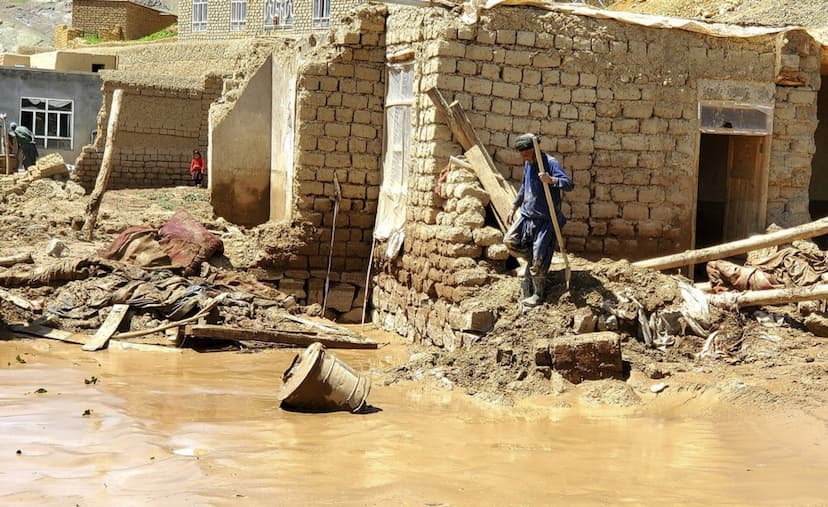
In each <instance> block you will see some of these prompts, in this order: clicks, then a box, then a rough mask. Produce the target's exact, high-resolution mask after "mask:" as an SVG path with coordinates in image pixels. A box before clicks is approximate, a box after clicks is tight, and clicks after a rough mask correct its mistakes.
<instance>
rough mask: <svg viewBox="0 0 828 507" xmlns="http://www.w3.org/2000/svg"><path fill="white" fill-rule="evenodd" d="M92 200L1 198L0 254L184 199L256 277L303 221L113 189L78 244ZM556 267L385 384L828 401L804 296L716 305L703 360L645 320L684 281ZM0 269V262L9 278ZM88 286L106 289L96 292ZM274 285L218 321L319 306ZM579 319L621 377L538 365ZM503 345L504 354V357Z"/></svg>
mask: <svg viewBox="0 0 828 507" xmlns="http://www.w3.org/2000/svg"><path fill="white" fill-rule="evenodd" d="M86 200H87V197H86V196H84V195H83V192H82V189H81V188H80V187H78V186H77V185H76V184H74V183H73V182H72V181H66V180H64V181H59V180H51V179H47V180H39V181H36V182H34V183H33V184H31V185H30V186H29V188H28V189H27V190H26V191H25V192H24V193H22V194H20V195H8V196H6V197H5V200H4V202H2V204H0V206H2V217H0V235H2V237H3V238H4V241H3V243H2V245H0V257H3V256H8V255H13V254H18V253H21V252H31V253H32V255H33V257H34V260H35V266H38V265H45V264H48V263H55V262H60V261H61V260H62V259H56V258H53V257H50V256H48V255H47V254H46V249H47V246H48V244H49V242H50V241H52V240H53V239H59V240H61V241H63V242H64V243H65V244H66V246H67V250H66V253H64V255H63V259H65V258H67V257H68V258H83V257H89V258H94V257H95V252H96V250H98V249H100V248H102V247H104V246H106V245H108V244H109V242H111V241H112V240H113V239H114V238H115V236H116V235H117V234H119V233H120V232H121V231H123V230H124V229H125V228H127V227H128V226H130V225H147V224H149V225H153V226H160V225H161V224H162V223H163V222H164V221H166V220H167V219H168V218H169V217H170V216H172V214H173V213H174V212H175V211H176V210H178V209H182V208H183V209H187V210H188V211H190V213H191V214H192V215H193V216H194V217H196V218H197V219H198V220H200V221H202V223H203V224H204V225H205V226H206V227H207V228H208V229H209V230H211V231H214V232H215V233H217V234H218V235H219V236H220V237H221V238H222V240H223V241H224V244H225V253H224V255H223V256H221V257H220V258H218V259H213V260H212V261H211V263H212V266H211V267H210V268H209V269H210V270H212V272H213V273H216V272H218V273H224V274H228V273H231V274H232V273H240V274H242V275H245V276H247V278H246V279H247V280H251V279H252V280H253V281H254V282H255V279H253V277H252V275H247V273H248V272H252V273H255V272H256V269H255V268H257V267H258V266H261V265H262V264H267V263H269V262H272V260H273V259H274V258H278V257H280V256H284V255H289V252H290V251H291V250H292V249H294V248H296V247H298V246H301V242H300V241H299V240H297V238H298V237H299V235H300V234H299V233H297V228H296V227H288V226H284V225H267V226H262V227H258V228H253V229H245V228H242V227H237V226H234V225H232V224H229V223H227V222H226V221H224V220H223V219H221V218H218V217H215V216H214V215H213V212H212V208H211V206H210V203H209V200H208V193H207V191H206V190H204V189H198V188H193V187H176V188H165V189H145V190H118V191H111V192H108V193H107V194H106V196H105V198H104V200H103V205H102V207H101V214H100V219H99V222H98V229H97V231H96V236H95V240H94V241H91V242H89V241H83V240H80V239H78V234H77V231H75V230H74V229H75V228H77V223H78V217H82V216H83V210H84V207H85V205H86ZM73 224H74V225H75V227H74V228H73ZM299 232H301V231H299ZM553 268H555V269H557V270H556V271H554V272H553V273H552V274H551V275H550V283H551V285H552V289H551V290H550V294H549V296H548V297H547V301H546V303H545V304H544V305H542V306H540V307H537V308H533V309H526V308H521V307H519V305H517V304H516V301H517V300H518V299H519V286H518V280H517V278H516V277H513V276H503V277H500V278H497V279H495V280H493V283H491V284H490V286H489V287H487V289H486V290H485V291H484V292H483V293H482V294H481V295H479V296H478V297H479V298H481V299H482V300H485V301H487V302H488V304H489V305H490V306H493V307H494V309H495V313H496V314H497V316H498V319H497V322H496V324H495V326H494V328H493V329H492V330H491V331H490V332H489V333H487V334H485V335H484V336H482V337H480V338H478V339H477V340H476V341H474V342H471V341H469V342H468V343H467V345H466V346H464V347H462V348H459V349H457V350H455V351H451V352H449V351H446V350H444V349H438V348H434V347H423V346H420V345H417V344H412V345H410V347H409V348H410V354H409V358H408V359H407V360H405V361H402V364H400V365H397V366H392V367H389V368H386V369H384V370H382V371H377V372H374V374H375V375H378V376H380V377H381V380H380V381H381V382H383V383H386V384H398V383H407V382H421V383H424V385H432V386H433V387H435V388H437V389H444V390H457V391H460V392H463V393H466V394H469V395H472V396H474V397H475V398H477V399H479V400H483V401H486V402H494V403H497V404H505V405H507V406H508V405H511V404H514V403H515V402H516V400H520V399H522V398H527V397H534V396H539V395H541V396H549V397H551V399H552V400H556V399H557V400H559V402H560V403H561V404H563V405H566V404H567V403H569V402H568V401H566V400H567V399H568V397H569V396H571V394H572V393H577V396H586V397H587V399H589V400H591V401H593V402H595V403H598V404H606V405H615V406H634V405H636V404H637V403H639V402H640V400H641V399H642V396H649V395H650V394H652V393H651V391H650V389H651V387H653V386H654V385H656V384H660V383H663V384H666V385H667V387H666V389H667V390H673V391H679V392H685V391H689V392H695V393H697V394H699V395H701V394H702V393H705V392H707V393H709V392H712V393H715V395H716V396H720V397H722V399H723V400H728V401H729V402H730V401H732V402H734V403H736V404H739V403H746V404H749V405H751V406H754V407H755V406H765V405H767V406H770V405H780V406H791V407H797V408H801V409H804V410H811V409H818V408H819V407H821V406H823V405H825V403H826V401H828V339H826V338H821V337H817V336H815V335H813V334H812V333H810V332H809V331H808V330H807V329H806V328H805V326H804V324H803V319H804V317H805V312H804V311H800V308H799V307H798V306H797V305H788V306H782V307H777V308H764V309H746V310H743V311H741V312H739V311H724V310H715V309H714V310H712V316H711V323H710V325H711V326H714V327H715V328H716V329H718V330H720V335H719V338H718V339H717V340H716V342H715V343H713V344H712V345H714V346H713V347H712V348H711V350H712V352H713V353H712V355H711V354H707V357H704V356H703V355H702V354H701V352H702V350H703V346H704V343H705V338H703V337H700V336H697V335H695V334H693V332H692V331H688V330H687V329H685V330H684V331H683V332H682V333H676V334H675V335H674V336H671V337H670V338H671V341H670V342H669V344H665V345H658V344H656V345H655V346H647V345H646V344H645V343H644V338H643V336H642V333H641V328H640V325H639V322H638V320H637V318H636V310H637V308H638V306H639V304H640V307H641V308H642V309H643V310H644V311H645V312H646V314H647V315H651V314H653V313H655V312H659V311H668V310H670V309H671V308H676V307H677V306H679V305H680V304H681V302H682V301H683V298H682V295H681V290H680V287H679V282H680V281H681V280H682V279H681V278H680V277H677V276H670V275H666V274H662V273H658V272H654V271H650V270H642V269H636V268H633V267H631V266H630V265H629V263H627V262H625V261H610V260H603V261H599V262H590V261H587V260H584V259H575V260H574V262H573V267H572V269H573V270H572V283H571V288H570V289H569V290H566V288H565V286H564V283H563V282H564V276H563V271H562V269H561V268H562V266H561V265H560V264H559V263H558V264H556V265H554V266H553ZM8 269H14V268H8ZM205 269H207V268H205ZM4 272H5V271H3V268H0V274H2V273H4ZM202 274H203V273H202ZM103 275H104V277H103V278H100V279H97V280H96V279H95V278H94V277H93V278H92V279H91V280H80V281H72V282H69V283H68V284H62V285H61V284H56V285H46V286H40V287H31V288H30V287H20V288H13V289H9V292H10V293H12V294H15V295H18V296H20V297H23V298H25V299H27V300H37V301H42V302H43V308H47V309H48V308H49V306H50V304H51V303H54V302H55V301H58V300H60V301H65V300H66V293H67V290H68V289H67V287H70V288H73V291H72V294H73V295H75V297H77V296H76V295H77V294H88V295H92V296H94V295H95V294H98V293H99V292H101V290H102V289H105V285H106V284H105V283H103V282H102V280H109V278H106V277H115V276H116V275H117V276H122V277H123V276H124V275H123V274H122V273H121V274H119V273H113V272H107V273H103ZM684 281H685V282H688V281H687V280H684ZM102 283H103V285H101V284H102ZM89 284H93V285H94V284H97V286H96V287H94V288H90V286H89ZM104 291H105V290H104ZM279 294H281V293H278V291H274V292H273V293H271V294H268V295H267V297H269V298H271V301H274V302H273V303H269V304H268V305H266V306H264V307H262V308H256V309H254V310H249V309H247V310H246V309H245V308H246V307H244V305H241V306H233V307H228V308H225V309H224V310H223V311H222V317H223V318H224V319H225V322H230V323H232V324H235V325H238V326H246V327H258V326H260V325H262V324H263V323H264V324H270V325H272V324H273V322H280V320H279V315H280V312H285V311H290V312H291V313H294V314H302V315H305V314H310V315H313V312H314V310H315V309H316V308H314V307H300V306H298V305H296V304H295V302H292V301H290V300H288V299H286V298H285V297H284V295H281V296H280V295H279ZM619 295H622V296H626V298H627V299H624V298H621V297H620V296H619ZM92 296H90V297H92ZM61 298H62V299H61ZM632 301H636V302H637V303H633V302H632ZM316 306H318V305H316ZM103 309H104V308H103V307H101V309H100V310H103ZM100 310H98V311H93V312H91V314H90V315H71V316H72V317H76V318H66V317H65V316H64V317H61V318H56V317H55V316H54V315H52V316H49V315H48V314H49V313H50V312H49V311H48V310H47V311H43V310H39V311H32V310H26V309H21V308H20V307H18V306H16V305H14V304H13V303H11V302H9V301H6V300H4V301H2V303H0V316H2V319H3V321H5V322H6V323H7V324H14V323H25V322H30V321H32V320H35V319H39V318H41V319H42V318H43V317H44V315H46V316H47V317H48V324H49V325H52V326H56V327H62V328H64V329H68V330H72V331H82V330H84V329H86V330H90V329H92V330H90V331H86V332H88V333H92V332H93V330H94V328H96V327H97V326H99V325H100V323H101V322H102V320H103V318H102V317H103V316H104V315H102V314H103V311H100ZM317 310H318V309H317ZM70 311H72V310H70ZM757 311H760V313H757ZM584 314H589V315H592V316H593V317H595V318H596V319H597V321H598V326H599V327H600V326H604V327H607V325H608V322H609V321H608V319H609V320H611V317H613V316H615V317H616V318H615V323H614V325H613V324H609V328H610V329H613V330H614V331H616V332H618V333H619V334H620V336H621V337H622V358H623V360H624V364H625V371H624V374H623V376H622V377H621V378H619V379H607V380H600V381H588V382H584V383H582V384H581V385H579V386H575V385H573V384H572V383H570V382H568V381H567V380H565V379H564V378H563V377H561V376H560V375H558V374H557V373H556V372H554V371H553V372H551V374H550V372H549V371H546V370H544V369H542V368H538V367H536V366H535V363H534V352H533V344H534V342H535V340H536V339H538V338H554V337H555V336H562V335H569V334H572V333H573V325H574V324H575V320H576V319H577V318H578V317H577V316H578V315H581V316H583V315H584ZM133 320H134V322H132V323H131V326H132V327H131V328H132V329H136V328H138V329H140V328H147V327H153V326H156V325H159V324H161V323H163V322H165V320H164V317H163V315H157V314H146V315H140V316H138V317H137V318H134V319H133ZM760 320H762V321H763V322H762V323H760ZM282 325H283V324H282ZM163 339H164V338H163V336H161V337H159V338H157V339H156V340H155V342H161V343H163ZM150 342H152V340H151V339H150ZM231 348H232V347H231ZM237 349H238V347H237ZM504 351H507V357H509V358H510V359H509V360H508V361H504V360H503V357H504Z"/></svg>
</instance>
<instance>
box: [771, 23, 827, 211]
mask: <svg viewBox="0 0 828 507" xmlns="http://www.w3.org/2000/svg"><path fill="white" fill-rule="evenodd" d="M776 44H777V47H778V49H779V51H778V53H777V58H776V73H777V76H778V77H781V76H784V77H787V78H792V79H794V80H795V81H797V82H798V83H801V84H800V85H799V86H789V85H784V84H780V85H777V87H776V107H775V109H774V120H773V141H772V144H771V152H770V157H771V160H770V174H769V181H770V184H769V186H768V220H767V221H768V223H769V224H770V223H774V222H775V223H777V224H779V225H781V226H783V227H786V226H792V225H797V224H800V223H803V222H807V221H808V220H810V218H811V216H810V213H809V210H808V204H809V194H808V189H809V186H810V183H811V173H812V163H813V161H814V154H815V153H816V143H815V137H814V134H815V132H816V129H817V123H818V117H817V109H818V107H817V104H818V102H819V100H818V97H819V90H820V87H821V85H823V86H824V84H823V83H821V77H822V76H820V74H819V71H820V63H821V62H820V58H821V55H822V53H821V51H822V49H821V47H819V46H816V47H815V46H814V41H813V40H812V39H811V38H810V37H809V36H807V35H806V34H805V33H804V32H798V31H797V32H787V33H785V34H784V35H780V36H778V37H777V39H776ZM824 114H825V113H824V112H823V115H824Z"/></svg>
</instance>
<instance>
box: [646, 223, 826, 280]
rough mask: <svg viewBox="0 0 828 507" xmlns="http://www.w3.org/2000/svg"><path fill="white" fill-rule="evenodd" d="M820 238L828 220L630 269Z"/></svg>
mask: <svg viewBox="0 0 828 507" xmlns="http://www.w3.org/2000/svg"><path fill="white" fill-rule="evenodd" d="M824 234H828V217H825V218H820V219H819V220H814V221H813V222H809V223H807V224H803V225H798V226H796V227H791V228H788V229H783V230H781V231H776V232H771V233H768V234H759V235H756V236H751V237H749V238H746V239H740V240H738V241H731V242H729V243H723V244H721V245H716V246H711V247H708V248H701V249H699V250H687V251H685V252H682V253H677V254H673V255H666V256H664V257H657V258H655V259H648V260H643V261H638V262H633V263H632V265H633V266H635V267H639V268H649V269H659V270H660V269H670V268H677V267H681V266H689V265H691V264H696V263H700V262H707V261H711V260H715V259H724V258H725V257H730V256H732V255H737V254H742V253H745V252H749V251H751V250H756V249H759V248H765V247H768V246H773V245H782V244H785V243H790V242H791V241H794V240H797V239H806V238H813V237H816V236H822V235H824Z"/></svg>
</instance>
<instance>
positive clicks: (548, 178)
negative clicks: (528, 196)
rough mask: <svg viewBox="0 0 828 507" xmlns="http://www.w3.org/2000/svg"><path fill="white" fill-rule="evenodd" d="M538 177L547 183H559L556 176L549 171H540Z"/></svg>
mask: <svg viewBox="0 0 828 507" xmlns="http://www.w3.org/2000/svg"><path fill="white" fill-rule="evenodd" d="M538 177H540V180H541V181H542V182H544V183H546V184H547V185H557V184H558V180H557V179H556V178H553V177H552V176H549V173H538Z"/></svg>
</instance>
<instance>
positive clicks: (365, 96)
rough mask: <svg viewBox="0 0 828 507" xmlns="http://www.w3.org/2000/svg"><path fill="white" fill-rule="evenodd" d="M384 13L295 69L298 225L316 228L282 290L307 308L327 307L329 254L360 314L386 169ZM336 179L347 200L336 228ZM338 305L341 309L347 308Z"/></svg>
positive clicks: (340, 32) (338, 284)
mask: <svg viewBox="0 0 828 507" xmlns="http://www.w3.org/2000/svg"><path fill="white" fill-rule="evenodd" d="M384 29H385V8H384V7H382V6H366V7H365V8H361V9H359V10H358V13H357V14H355V15H354V17H353V18H352V19H351V20H350V21H349V24H348V25H344V26H341V27H339V28H338V29H336V30H335V31H333V32H332V34H331V39H332V40H331V42H332V43H331V44H330V45H328V46H323V47H321V48H317V49H316V50H315V52H314V51H309V52H308V54H307V55H306V58H305V61H304V63H302V64H301V66H300V68H299V70H298V76H299V77H298V80H297V86H296V88H297V90H296V94H297V98H296V118H297V121H296V132H295V135H296V141H295V143H296V156H295V162H294V175H295V179H294V187H293V188H294V199H295V207H294V210H295V211H294V216H293V219H294V220H295V221H303V222H307V223H309V224H311V225H312V226H313V229H314V230H315V232H314V234H313V235H312V236H311V237H308V238H306V246H305V247H304V248H302V249H301V250H300V251H299V252H297V255H296V256H295V257H294V259H293V260H292V261H291V262H290V264H289V265H288V266H286V268H287V270H286V272H285V279H284V280H282V282H281V283H280V289H282V290H285V291H286V292H290V290H286V289H285V288H283V286H284V287H292V288H293V290H295V291H296V293H297V294H298V295H300V296H302V295H304V296H305V297H307V302H309V303H314V302H321V301H322V284H323V283H324V279H325V273H326V270H327V264H328V255H329V253H330V252H332V255H333V257H332V260H331V279H332V280H333V282H334V283H333V284H332V287H333V289H332V292H334V291H335V292H336V293H338V294H339V296H338V297H340V296H341V299H347V293H350V294H351V297H352V299H351V303H352V305H353V309H354V312H353V313H352V314H351V316H349V317H348V318H346V319H345V320H350V319H352V318H353V317H356V315H357V313H361V309H362V304H363V298H364V285H365V276H366V271H367V268H368V259H369V257H370V254H371V243H372V237H373V236H372V235H373V228H374V221H375V219H376V211H377V199H378V196H379V185H380V175H381V164H382V148H383V131H382V126H383V121H384V119H383V118H384V105H383V97H384V95H385V34H384ZM334 174H336V177H337V180H338V181H339V184H340V187H341V191H342V197H341V200H340V204H339V212H338V215H337V218H336V232H335V234H334V243H333V248H332V249H331V247H330V241H331V235H332V233H333V229H334V222H333V206H334ZM344 306H347V305H345V303H341V304H340V308H337V311H342V309H344Z"/></svg>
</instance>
